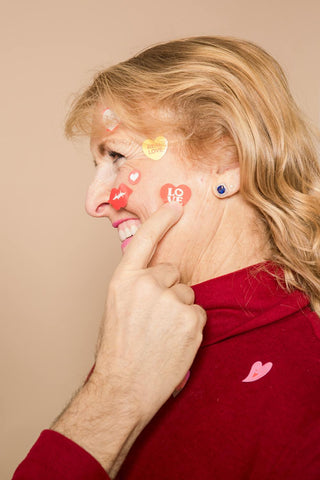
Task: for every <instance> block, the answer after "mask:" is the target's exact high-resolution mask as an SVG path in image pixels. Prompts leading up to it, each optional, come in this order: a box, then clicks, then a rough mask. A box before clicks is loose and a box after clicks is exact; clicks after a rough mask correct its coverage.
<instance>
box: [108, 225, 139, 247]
mask: <svg viewBox="0 0 320 480" xmlns="http://www.w3.org/2000/svg"><path fill="white" fill-rule="evenodd" d="M140 225H141V222H140V220H138V219H137V218H125V219H123V220H119V221H118V222H114V223H113V224H112V226H113V227H114V228H118V234H119V238H120V241H121V248H122V250H124V248H125V247H126V246H127V245H128V243H129V242H130V240H131V238H132V237H133V235H134V234H135V233H136V232H137V231H138V229H139V227H140Z"/></svg>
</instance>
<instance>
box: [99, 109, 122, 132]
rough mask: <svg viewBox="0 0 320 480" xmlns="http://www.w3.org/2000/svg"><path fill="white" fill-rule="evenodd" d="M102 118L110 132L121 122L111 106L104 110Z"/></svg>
mask: <svg viewBox="0 0 320 480" xmlns="http://www.w3.org/2000/svg"><path fill="white" fill-rule="evenodd" d="M102 120H103V123H104V126H105V127H106V129H107V130H108V132H113V130H115V129H116V128H117V127H118V126H119V123H120V121H119V119H118V118H117V116H116V114H115V113H114V112H113V111H112V110H110V108H106V109H105V110H104V112H103V114H102Z"/></svg>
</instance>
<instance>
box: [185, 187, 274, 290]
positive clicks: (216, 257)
mask: <svg viewBox="0 0 320 480" xmlns="http://www.w3.org/2000/svg"><path fill="white" fill-rule="evenodd" d="M221 202H222V201H220V203H221ZM217 217H218V218H217ZM206 218H207V217H206ZM207 221H208V220H207ZM211 222H212V223H211V224H212V225H214V228H213V233H212V235H211V237H209V238H206V239H205V240H204V239H203V238H201V237H200V238H199V244H198V248H197V246H196V248H195V246H194V245H193V246H192V249H191V248H190V251H189V252H187V256H186V258H187V262H186V263H185V267H186V268H185V269H182V271H183V272H184V274H183V280H184V282H185V283H187V284H188V285H195V284H197V283H201V282H204V281H205V280H209V279H210V278H215V277H219V276H222V275H226V274H228V273H231V272H234V271H236V270H240V269H242V268H246V267H249V266H250V265H255V264H256V263H260V262H264V261H266V260H268V259H269V255H270V251H269V247H268V242H267V235H266V232H265V228H264V226H263V224H262V222H261V220H260V218H259V216H258V214H257V212H256V210H255V209H254V208H253V207H252V206H251V205H249V204H248V203H247V202H245V201H244V200H243V198H242V197H241V196H240V195H237V196H235V197H232V198H229V199H227V201H224V200H223V204H222V205H221V209H220V214H219V216H218V215H217V212H215V214H214V215H212V219H211ZM204 246H205V247H204ZM203 247H204V248H203ZM191 250H192V251H191Z"/></svg>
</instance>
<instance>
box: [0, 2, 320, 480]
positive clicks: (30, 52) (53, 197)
mask: <svg viewBox="0 0 320 480" xmlns="http://www.w3.org/2000/svg"><path fill="white" fill-rule="evenodd" d="M319 17H320V2H319V0H304V1H302V0H268V2H261V1H259V0H224V1H221V0H197V1H195V0H193V1H191V0H163V1H161V2H158V3H155V2H151V1H147V0H136V1H133V2H132V1H127V2H125V1H123V0H116V1H115V0H114V1H107V0H105V1H102V0H64V1H62V0H58V1H53V2H46V1H43V0H42V1H40V0H29V1H28V2H23V1H21V0H20V2H12V3H9V2H7V3H6V6H5V7H3V8H2V13H1V23H2V25H1V28H0V36H1V43H0V45H1V56H0V58H1V67H2V68H1V82H2V86H1V104H0V105H1V118H0V121H1V130H0V139H1V162H2V174H1V180H0V181H1V188H0V194H1V203H0V205H1V226H2V233H1V238H2V242H1V270H2V274H3V275H2V279H1V346H0V356H1V357H0V360H1V362H0V365H1V395H0V402H1V410H0V412H1V413H0V415H1V423H0V425H1V428H0V436H1V437H0V455H1V458H0V464H1V471H0V477H1V479H3V480H5V479H7V478H8V479H9V478H11V475H12V472H13V470H14V468H15V466H16V465H17V464H18V463H19V462H20V461H21V459H22V458H23V457H24V456H25V455H26V453H27V451H28V450H29V448H30V447H31V445H32V443H33V442H34V441H35V439H36V438H37V436H38V434H39V432H40V431H41V430H42V429H43V428H45V427H47V426H48V425H49V424H50V423H51V422H52V420H53V418H54V417H55V416H56V415H57V414H58V413H59V411H61V409H62V408H63V406H64V405H65V403H66V402H67V400H68V399H69V397H70V395H71V394H72V392H73V391H74V389H75V388H76V387H77V386H78V385H79V383H80V382H81V381H82V380H83V378H84V376H85V375H86V373H87V372H88V370H89V368H90V366H91V364H92V361H93V353H94V346H95V339H96V335H97V329H98V324H99V321H100V318H101V315H102V311H103V302H104V297H105V292H106V288H107V285H108V281H109V279H110V276H111V273H112V271H113V269H114V267H115V265H116V264H117V262H118V261H119V258H120V248H119V241H118V238H117V233H116V232H115V231H112V230H113V229H112V228H111V227H110V225H109V222H108V221H107V220H105V219H104V220H101V219H100V220H99V221H98V220H97V219H92V218H90V217H88V216H87V215H86V213H85V211H84V199H85V192H86V187H87V183H88V182H89V180H90V178H91V176H92V175H93V173H94V169H93V165H92V162H91V159H90V155H89V153H88V149H87V147H86V145H85V144H84V145H82V146H80V145H78V146H74V145H72V143H69V142H67V141H66V140H65V139H64V137H63V120H64V116H65V112H66V109H67V105H68V102H69V101H70V98H71V97H70V94H71V93H72V92H74V91H76V90H78V88H79V87H81V86H84V85H86V83H87V82H88V81H89V79H91V77H92V75H93V73H94V72H95V71H96V70H97V69H99V68H100V67H103V66H106V65H108V64H112V63H114V62H117V61H120V60H122V59H124V58H126V57H128V56H130V55H132V54H134V53H135V52H136V51H137V50H139V49H142V48H144V47H145V46H147V45H149V44H151V43H155V42H158V41H163V40H169V39H172V38H178V37H181V36H189V35H201V34H209V35H210V34H227V35H233V36H239V37H243V38H246V39H250V40H254V41H256V42H257V43H258V44H260V45H261V46H263V47H265V48H266V49H267V50H268V51H269V52H271V53H272V54H273V55H274V56H275V57H276V58H277V59H278V60H279V61H280V63H281V64H282V65H283V67H284V69H285V71H286V72H287V74H288V77H289V81H290V84H291V87H292V90H293V93H294V95H295V96H296V98H297V100H298V103H299V104H300V105H301V106H302V108H303V109H304V110H305V111H306V112H307V113H308V115H309V116H310V117H311V118H312V119H313V120H315V121H316V122H317V123H319V110H320V81H319V78H320V62H319V46H320V29H319V27H318V21H319Z"/></svg>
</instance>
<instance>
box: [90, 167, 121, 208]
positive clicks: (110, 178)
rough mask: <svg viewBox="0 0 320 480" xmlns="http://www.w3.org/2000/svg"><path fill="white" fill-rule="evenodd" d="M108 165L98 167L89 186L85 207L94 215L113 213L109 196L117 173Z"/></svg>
mask: <svg viewBox="0 0 320 480" xmlns="http://www.w3.org/2000/svg"><path fill="white" fill-rule="evenodd" d="M106 167H108V166H103V165H101V166H100V167H98V170H97V174H96V175H95V178H94V179H93V181H92V183H91V184H90V186H89V188H88V192H87V197H86V203H85V208H86V211H87V213H88V214H89V215H91V216H92V217H109V215H110V213H111V209H112V207H111V205H110V204H109V197H110V192H111V190H112V188H113V185H114V181H115V175H114V174H112V172H111V171H110V169H109V168H106Z"/></svg>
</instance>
